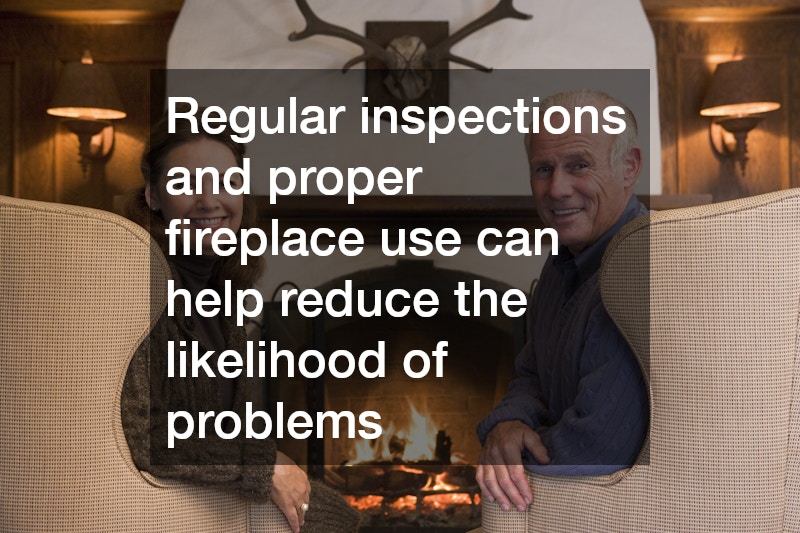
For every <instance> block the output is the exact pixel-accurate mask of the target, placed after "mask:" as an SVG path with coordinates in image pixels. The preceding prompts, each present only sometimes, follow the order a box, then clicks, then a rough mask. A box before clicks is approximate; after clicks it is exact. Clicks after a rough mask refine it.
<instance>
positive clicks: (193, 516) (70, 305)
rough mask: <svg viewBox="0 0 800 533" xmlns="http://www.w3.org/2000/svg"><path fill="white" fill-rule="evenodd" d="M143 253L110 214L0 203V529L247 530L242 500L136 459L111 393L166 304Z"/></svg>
mask: <svg viewBox="0 0 800 533" xmlns="http://www.w3.org/2000/svg"><path fill="white" fill-rule="evenodd" d="M151 248H155V247H151V240H150V236H149V235H148V233H147V232H146V231H144V230H143V229H142V228H140V227H138V226H137V225H135V224H133V223H131V222H129V221H127V220H125V219H123V218H121V217H118V216H116V215H113V214H111V213H107V212H103V211H97V210H92V209H86V208H81V207H75V206H64V205H57V204H48V203H41V202H32V201H26V200H19V199H13V198H6V197H0V524H2V527H0V529H2V530H4V531H15V532H20V531H82V532H85V531H113V530H116V531H193V532H194V531H222V530H226V531H246V530H248V516H247V511H248V506H247V504H246V502H245V501H244V500H241V499H240V498H238V497H236V496H234V495H229V494H223V493H221V492H219V491H214V490H210V489H201V488H198V487H193V486H188V485H183V484H179V483H165V482H159V481H156V480H154V479H152V478H150V477H149V476H146V475H143V474H142V473H140V472H139V471H138V470H137V469H136V467H135V466H134V464H133V463H132V461H131V457H130V453H129V451H128V447H127V443H126V441H125V437H124V434H123V432H122V426H121V419H120V392H121V389H122V383H123V380H124V378H125V373H126V370H127V367H128V363H129V361H130V358H131V356H132V354H133V352H134V350H135V349H136V348H137V346H138V345H139V343H140V342H141V341H142V339H143V338H144V336H145V335H147V334H148V332H149V329H150V327H151V324H152V322H153V320H154V319H155V318H157V316H158V314H159V313H160V312H161V309H163V308H164V305H165V303H166V302H165V298H166V291H165V290H164V287H165V286H166V276H167V272H168V267H167V264H166V262H165V260H164V257H163V256H162V255H161V253H160V252H158V251H157V250H153V249H151ZM151 284H152V286H153V287H154V290H153V291H151ZM159 288H160V290H158V289H159ZM151 295H153V298H152V299H151ZM157 295H162V296H160V297H159V296H157Z"/></svg>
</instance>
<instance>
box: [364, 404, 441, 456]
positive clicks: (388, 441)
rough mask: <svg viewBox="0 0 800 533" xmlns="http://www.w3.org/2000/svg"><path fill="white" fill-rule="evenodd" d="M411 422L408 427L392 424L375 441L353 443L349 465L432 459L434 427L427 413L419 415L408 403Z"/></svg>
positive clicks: (435, 427)
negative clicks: (353, 451)
mask: <svg viewBox="0 0 800 533" xmlns="http://www.w3.org/2000/svg"><path fill="white" fill-rule="evenodd" d="M408 406H409V409H410V413H411V421H410V423H409V424H408V427H407V428H400V429H398V428H396V427H395V425H394V423H393V422H390V423H389V426H388V427H387V428H385V429H384V431H383V434H382V435H381V436H380V437H378V438H377V439H375V440H372V441H368V440H366V439H362V440H359V441H356V444H355V453H354V454H353V455H354V456H353V457H352V458H351V460H350V463H364V462H368V461H389V460H397V459H402V460H404V461H420V460H424V459H433V458H434V456H435V452H436V450H435V443H436V433H437V431H438V429H439V428H438V427H437V425H436V424H435V423H434V422H433V420H432V419H431V417H430V415H429V414H428V413H427V411H426V412H424V413H420V411H418V410H417V408H416V407H415V406H414V404H413V403H411V401H409V402H408Z"/></svg>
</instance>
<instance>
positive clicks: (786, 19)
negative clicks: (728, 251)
mask: <svg viewBox="0 0 800 533" xmlns="http://www.w3.org/2000/svg"><path fill="white" fill-rule="evenodd" d="M649 14H650V22H651V26H652V27H653V33H654V35H655V38H656V47H657V51H658V75H659V99H660V117H661V142H662V158H663V159H662V169H663V176H662V183H663V186H662V189H663V193H664V194H697V193H710V194H712V195H713V197H714V200H715V201H719V200H727V199H732V198H738V197H743V196H751V195H754V194H760V193H765V192H770V191H775V190H779V189H785V188H788V187H797V186H800V9H798V10H794V9H780V10H765V9H763V7H762V8H755V7H753V8H741V7H731V8H715V9H713V10H711V11H708V10H685V9H683V10H669V9H668V10H663V11H652V12H649ZM734 54H740V55H743V56H754V57H757V58H758V59H759V60H761V61H762V63H763V65H764V67H765V71H766V72H767V73H768V75H769V77H770V78H771V79H772V81H773V83H774V84H775V85H777V86H778V87H779V88H780V93H781V95H782V107H781V109H779V110H778V111H773V112H771V113H767V114H765V115H764V116H765V120H764V121H763V122H762V123H761V124H760V125H759V126H757V127H756V129H754V130H753V131H751V132H750V135H749V136H748V142H747V146H748V155H749V157H750V160H749V162H748V163H747V167H746V169H745V172H744V173H742V172H741V170H740V169H739V167H738V165H735V164H734V162H733V161H731V160H729V159H728V160H726V159H720V158H718V157H717V156H716V155H715V154H714V152H713V150H712V147H711V141H710V134H709V124H710V122H711V119H710V118H708V117H702V116H700V114H699V110H700V104H701V102H702V100H703V96H704V94H705V90H706V88H707V87H708V83H709V81H710V79H711V75H712V73H713V71H714V68H715V66H716V64H717V63H719V62H722V61H726V60H729V59H731V58H732V57H733V56H734Z"/></svg>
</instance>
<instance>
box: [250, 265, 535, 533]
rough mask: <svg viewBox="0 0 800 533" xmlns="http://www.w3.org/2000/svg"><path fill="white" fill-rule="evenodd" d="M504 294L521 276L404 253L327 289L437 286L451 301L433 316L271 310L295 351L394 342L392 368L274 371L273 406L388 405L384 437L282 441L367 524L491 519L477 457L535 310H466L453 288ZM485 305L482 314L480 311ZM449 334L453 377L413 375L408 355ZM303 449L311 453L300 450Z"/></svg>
mask: <svg viewBox="0 0 800 533" xmlns="http://www.w3.org/2000/svg"><path fill="white" fill-rule="evenodd" d="M476 279H477V280H480V281H481V285H482V286H483V287H489V288H492V289H494V290H495V291H496V292H497V293H498V294H502V293H503V292H505V291H506V290H508V289H510V288H511V287H509V286H507V285H506V284H504V283H501V282H498V281H495V280H492V279H488V278H485V277H481V276H477V275H475V274H471V273H467V272H461V271H455V270H449V269H441V268H436V267H435V266H434V265H433V263H432V262H430V261H398V263H397V264H396V265H394V266H391V267H381V268H376V269H369V270H363V271H359V272H354V273H352V274H350V275H347V276H346V277H342V278H338V279H335V280H332V281H330V282H328V283H326V284H325V285H323V286H321V287H318V288H317V290H319V291H320V293H322V294H326V293H327V292H328V291H330V290H332V289H336V288H342V287H343V286H344V282H345V280H352V284H353V287H354V288H364V289H368V292H371V291H372V290H374V289H385V290H390V289H392V288H406V289H408V290H409V291H411V290H418V289H420V288H430V289H433V290H435V291H436V293H437V295H438V296H439V301H440V305H439V311H438V313H437V314H436V316H434V317H430V318H421V317H418V316H408V317H405V318H391V317H388V318H387V317H375V318H361V317H350V318H335V317H331V316H322V315H320V316H318V317H315V318H312V319H306V318H301V317H300V316H299V314H297V315H293V316H289V317H282V316H280V310H279V306H275V309H273V310H271V311H270V312H269V313H267V314H266V315H265V320H264V338H267V339H269V340H276V341H278V342H279V345H281V347H286V348H288V349H293V350H305V349H316V350H319V351H320V352H322V353H331V352H332V351H334V350H339V349H346V350H348V351H350V352H351V353H361V352H363V351H364V350H367V349H374V348H375V346H376V345H377V343H378V341H385V347H386V349H385V361H386V377H384V378H376V379H367V378H364V377H362V376H357V377H350V378H348V379H335V378H332V377H331V376H325V375H323V376H322V377H320V378H318V379H313V380H305V379H301V378H294V379H286V378H284V379H279V380H277V381H276V380H272V381H273V382H271V383H270V384H269V387H268V390H267V392H266V398H265V399H266V406H265V407H266V408H267V409H269V406H270V405H274V404H275V402H276V401H281V402H283V403H284V405H285V407H286V408H287V409H298V410H300V409H302V410H306V411H308V412H310V413H314V412H319V411H326V410H332V411H339V412H340V411H351V412H353V413H361V412H364V411H367V410H373V411H377V412H378V413H380V415H381V420H380V424H381V427H382V429H383V432H382V434H381V436H380V437H379V438H378V439H374V440H365V439H358V438H354V439H350V438H346V436H340V437H339V438H332V437H331V434H332V431H331V430H330V429H331V428H328V427H326V428H325V429H326V430H325V432H324V434H325V437H324V438H321V439H316V438H312V439H308V440H302V441H301V440H297V441H289V440H287V439H284V440H282V441H280V442H279V449H281V450H282V451H284V452H285V453H287V454H289V455H290V456H291V457H293V458H295V459H296V460H298V462H299V463H302V462H304V461H303V459H304V458H305V464H307V465H308V469H309V474H310V475H311V476H313V477H316V478H318V479H322V480H324V481H325V483H327V484H328V485H329V486H332V487H334V488H336V489H337V490H339V491H340V492H341V493H342V494H343V496H344V497H345V499H347V500H348V502H350V504H351V505H352V506H353V507H354V508H355V509H357V510H358V511H359V512H360V513H361V516H362V526H363V527H362V531H363V532H364V533H367V532H373V531H385V532H388V531H402V530H403V528H409V531H411V530H414V531H420V530H426V531H428V532H445V531H452V532H455V531H465V530H467V529H470V528H474V527H478V526H480V507H479V503H480V494H479V488H478V486H477V483H476V482H475V465H476V462H477V459H478V455H479V453H480V442H479V441H478V438H477V436H476V433H475V428H476V426H477V423H478V422H479V420H480V419H481V418H482V417H483V416H485V414H486V413H488V412H489V410H490V409H491V408H492V407H493V406H494V405H495V404H496V403H497V402H498V401H499V399H500V398H501V397H502V396H503V394H504V393H505V391H506V389H507V386H508V382H509V381H510V380H511V378H512V377H513V362H514V356H515V355H516V353H517V352H518V351H519V350H520V349H521V347H522V344H523V343H524V317H518V318H510V317H507V316H506V315H504V314H503V313H498V316H491V314H490V313H489V306H488V302H487V305H485V306H483V307H482V308H481V312H480V316H470V317H465V316H461V315H460V314H459V312H458V306H457V301H456V298H455V296H454V293H453V291H454V290H455V289H456V288H457V286H458V283H459V282H467V284H468V285H471V284H472V283H473V281H474V280H476ZM473 314H478V313H473ZM442 341H446V343H447V356H446V357H445V358H444V359H443V361H444V364H443V376H442V377H435V376H434V375H433V372H431V373H430V374H428V375H427V376H425V377H421V378H416V379H414V378H411V377H409V376H408V375H407V374H406V372H405V371H404V367H403V362H404V356H405V355H406V354H407V353H408V352H409V351H411V350H423V351H426V352H427V353H431V352H433V350H435V349H436V348H437V346H439V345H440V343H441V342H442ZM298 458H299V459H298Z"/></svg>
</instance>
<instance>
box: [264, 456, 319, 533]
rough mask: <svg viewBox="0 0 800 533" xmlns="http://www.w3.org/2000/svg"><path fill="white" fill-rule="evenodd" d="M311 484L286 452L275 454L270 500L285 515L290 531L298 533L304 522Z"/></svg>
mask: <svg viewBox="0 0 800 533" xmlns="http://www.w3.org/2000/svg"><path fill="white" fill-rule="evenodd" d="M310 494H311V485H310V484H309V483H308V476H306V473H305V472H303V471H302V470H301V469H300V467H299V466H297V465H296V464H295V462H294V461H292V460H291V459H289V457H288V456H287V455H286V454H283V453H281V452H278V453H277V455H276V456H275V473H274V474H273V476H272V493H271V496H272V501H274V502H275V504H276V505H277V506H278V508H279V509H280V510H281V511H283V514H284V515H286V520H288V521H289V526H291V528H292V531H294V532H295V533H298V532H299V531H300V526H302V525H303V523H304V522H305V516H304V515H305V511H304V510H303V506H304V504H308V498H309V495H310Z"/></svg>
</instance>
